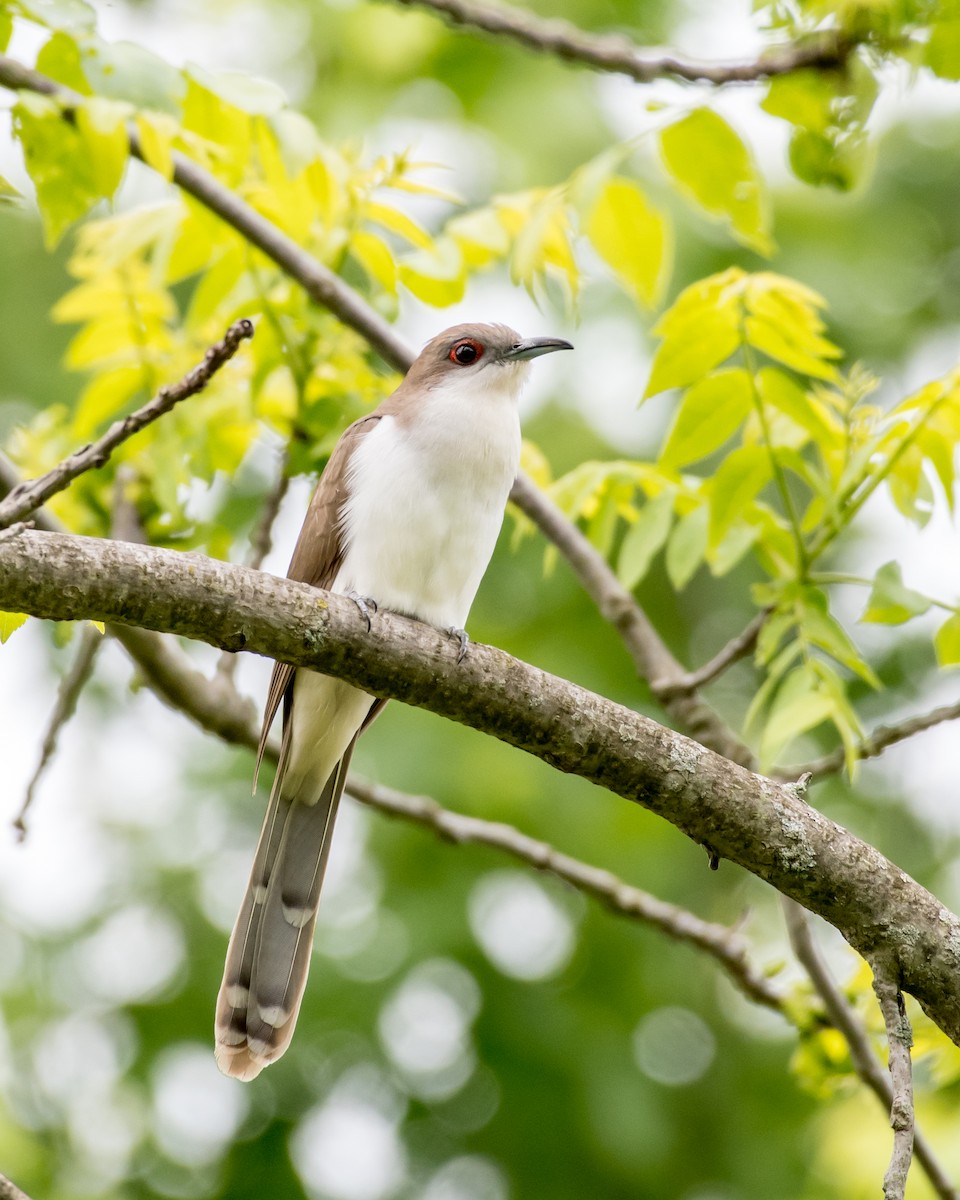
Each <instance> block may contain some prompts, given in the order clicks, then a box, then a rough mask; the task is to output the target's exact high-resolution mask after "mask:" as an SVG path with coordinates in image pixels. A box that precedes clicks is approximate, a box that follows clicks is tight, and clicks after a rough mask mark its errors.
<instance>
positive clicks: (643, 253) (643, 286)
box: [586, 177, 673, 308]
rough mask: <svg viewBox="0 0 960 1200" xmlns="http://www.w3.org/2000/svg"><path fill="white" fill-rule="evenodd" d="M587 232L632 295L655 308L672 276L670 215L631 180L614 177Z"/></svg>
mask: <svg viewBox="0 0 960 1200" xmlns="http://www.w3.org/2000/svg"><path fill="white" fill-rule="evenodd" d="M586 230H587V236H588V237H589V239H590V241H591V242H592V243H593V245H594V248H595V250H596V251H597V253H598V254H599V255H600V257H601V258H602V259H603V260H604V261H605V262H606V263H608V264H609V265H610V266H611V267H612V268H613V270H614V271H615V272H616V274H617V275H618V276H619V278H620V279H621V280H622V282H623V283H624V285H625V286H626V288H627V290H628V291H629V292H630V294H631V295H632V296H633V297H634V298H635V299H636V300H637V301H638V302H639V303H640V304H641V305H644V306H646V307H648V308H652V307H653V306H654V305H655V304H656V303H657V302H658V300H659V299H660V295H661V293H662V291H663V288H664V287H665V285H666V282H667V279H668V278H669V275H670V268H671V260H672V257H673V239H672V234H671V229H670V226H669V224H668V222H667V218H666V217H665V216H664V215H663V214H662V213H660V212H658V211H657V209H655V208H654V207H653V206H652V205H651V204H650V202H649V201H648V200H647V197H646V196H645V195H644V193H643V190H642V188H640V186H639V185H638V184H636V183H634V182H633V180H632V179H623V178H621V177H615V178H613V179H611V180H609V181H608V182H607V183H606V184H605V185H604V187H603V188H602V190H601V191H600V194H599V196H598V197H597V201H596V203H595V204H594V206H593V208H592V210H591V212H590V215H589V217H588V219H587V226H586Z"/></svg>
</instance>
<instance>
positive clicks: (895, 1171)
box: [873, 968, 914, 1200]
mask: <svg viewBox="0 0 960 1200" xmlns="http://www.w3.org/2000/svg"><path fill="white" fill-rule="evenodd" d="M873 990H874V991H875V992H876V993H877V1000H878V1001H879V1002H880V1011H881V1012H882V1013H883V1023H884V1025H885V1026H886V1030H887V1046H888V1048H889V1058H890V1080H891V1084H892V1090H893V1104H892V1105H891V1108H890V1124H891V1126H892V1127H893V1152H892V1153H891V1155H890V1166H889V1167H888V1168H887V1173H886V1175H885V1176H884V1178H883V1200H903V1197H904V1193H905V1191H906V1187H907V1175H908V1174H909V1172H910V1162H911V1159H912V1158H913V1132H914V1131H913V1123H914V1119H913V1068H912V1063H911V1061H910V1049H911V1047H912V1046H913V1033H912V1031H911V1029H910V1021H909V1018H908V1017H907V1010H906V1006H905V1005H904V1003H903V993H902V992H901V991H900V988H899V987H897V985H896V984H895V983H894V982H893V981H892V980H891V979H890V978H889V977H888V976H887V974H886V971H884V970H878V969H876V968H875V969H874V975H873Z"/></svg>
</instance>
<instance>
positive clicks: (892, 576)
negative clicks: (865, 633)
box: [860, 562, 931, 625]
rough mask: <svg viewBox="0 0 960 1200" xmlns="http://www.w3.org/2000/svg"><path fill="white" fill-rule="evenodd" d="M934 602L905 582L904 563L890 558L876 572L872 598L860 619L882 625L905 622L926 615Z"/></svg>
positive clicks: (871, 592) (871, 593)
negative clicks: (890, 560) (901, 566)
mask: <svg viewBox="0 0 960 1200" xmlns="http://www.w3.org/2000/svg"><path fill="white" fill-rule="evenodd" d="M930 605H931V601H930V600H928V599H927V597H926V596H921V594H920V593H919V592H915V591H913V590H912V589H911V588H908V587H905V586H904V583H903V576H902V574H901V571H900V564H899V563H896V562H888V563H885V564H884V565H883V566H882V567H881V568H880V570H879V571H877V573H876V575H875V576H874V580H873V587H872V589H871V591H870V598H869V600H868V601H867V607H866V608H865V609H864V611H863V614H862V615H861V617H860V620H861V621H872V622H875V623H876V624H878V625H902V624H903V622H904V621H910V620H912V619H913V618H914V617H920V616H922V615H923V614H924V613H925V612H927V611H928V610H929V608H930Z"/></svg>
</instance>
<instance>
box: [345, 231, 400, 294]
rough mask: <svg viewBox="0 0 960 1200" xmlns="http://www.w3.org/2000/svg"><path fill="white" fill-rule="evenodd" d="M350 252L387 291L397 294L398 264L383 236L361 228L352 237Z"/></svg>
mask: <svg viewBox="0 0 960 1200" xmlns="http://www.w3.org/2000/svg"><path fill="white" fill-rule="evenodd" d="M350 253H351V254H352V255H353V256H354V258H356V260H357V261H358V262H359V263H360V265H361V266H362V267H363V269H364V270H365V271H366V273H367V274H368V275H369V276H370V278H371V279H372V280H374V281H375V282H376V283H379V284H380V286H381V287H382V288H383V290H384V291H385V292H389V293H390V295H391V296H395V295H396V294H397V264H396V262H395V261H394V258H393V253H392V252H391V250H390V247H389V246H388V245H387V243H386V242H385V241H384V240H383V238H381V237H377V235H376V234H375V233H369V232H368V231H367V230H365V229H361V230H359V231H358V232H357V233H355V234H354V235H353V237H352V238H351V239H350Z"/></svg>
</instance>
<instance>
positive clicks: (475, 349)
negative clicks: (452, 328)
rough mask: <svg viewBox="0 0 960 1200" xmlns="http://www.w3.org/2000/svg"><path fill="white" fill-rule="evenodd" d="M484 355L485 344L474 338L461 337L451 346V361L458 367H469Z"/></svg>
mask: <svg viewBox="0 0 960 1200" xmlns="http://www.w3.org/2000/svg"><path fill="white" fill-rule="evenodd" d="M482 355H483V345H482V344H481V343H480V342H477V341H475V340H474V339H473V338H461V339H460V341H459V342H457V343H456V344H455V345H453V346H451V347H450V354H449V358H450V361H451V362H453V363H456V364H457V366H458V367H469V366H471V365H472V364H473V363H475V362H476V361H477V360H478V359H479V358H481V357H482Z"/></svg>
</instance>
